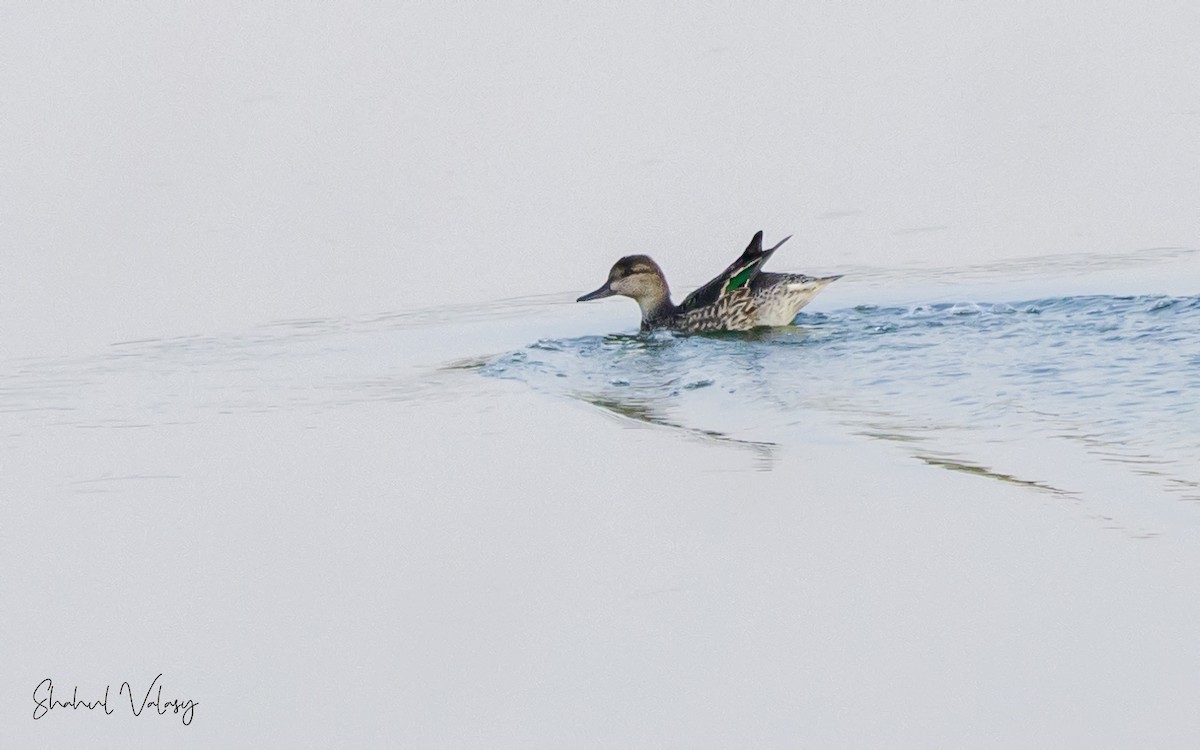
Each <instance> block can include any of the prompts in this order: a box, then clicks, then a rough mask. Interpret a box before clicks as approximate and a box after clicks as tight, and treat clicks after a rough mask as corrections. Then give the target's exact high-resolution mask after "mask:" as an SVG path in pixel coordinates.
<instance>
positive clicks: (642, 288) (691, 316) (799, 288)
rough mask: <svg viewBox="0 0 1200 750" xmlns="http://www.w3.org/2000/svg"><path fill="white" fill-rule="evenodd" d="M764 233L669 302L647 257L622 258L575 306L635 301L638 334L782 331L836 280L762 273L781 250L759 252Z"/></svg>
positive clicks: (654, 265) (662, 278) (664, 285)
mask: <svg viewBox="0 0 1200 750" xmlns="http://www.w3.org/2000/svg"><path fill="white" fill-rule="evenodd" d="M762 236H763V233H762V232H759V233H758V234H756V235H754V239H752V240H750V245H749V246H748V247H747V248H746V251H745V252H744V253H742V256H741V257H740V258H738V259H737V260H735V261H734V262H733V264H732V265H730V266H729V268H726V269H725V270H724V271H722V272H721V275H720V276H717V277H716V278H715V279H713V280H712V281H710V282H708V283H707V284H705V285H704V286H702V287H700V288H699V289H697V290H696V291H694V292H692V293H691V294H689V295H688V296H687V297H685V298H684V300H683V303H682V304H679V305H675V304H672V303H671V290H670V288H668V287H667V279H666V277H665V276H663V272H662V269H661V268H659V267H658V264H657V263H655V262H654V261H653V260H651V259H650V257H649V256H647V255H627V256H625V257H624V258H621V259H620V260H618V261H617V262H616V263H615V264H613V267H612V270H611V271H609V272H608V281H606V282H604V286H602V287H600V288H599V289H597V290H596V291H594V292H589V293H588V294H585V295H583V296H582V297H580V298H579V299H578V300H576V302H587V301H588V300H593V299H602V298H604V297H611V296H613V295H614V294H619V295H621V296H624V297H632V298H633V299H635V300H637V303H638V306H639V307H641V308H642V330H643V331H649V330H651V329H654V328H671V329H674V330H676V331H681V332H683V333H702V332H705V331H748V330H750V329H751V328H757V327H759V326H786V325H790V324H791V322H792V320H793V319H795V317H796V313H798V312H800V308H802V307H804V306H805V305H807V304H808V303H809V301H810V300H812V298H813V297H815V296H816V295H817V292H819V291H821V290H822V289H824V288H825V286H826V285H828V284H830V283H831V282H834V281H836V280H838V279H840V278H842V277H841V276H824V277H820V278H817V277H813V276H805V275H804V274H799V273H762V272H761V271H760V269H761V268H762V265H763V263H766V262H767V259H768V258H770V257H771V254H772V253H774V252H775V251H776V250H778V249H779V247H780V245H782V244H783V243H785V242H787V241H788V240H789V239H791V236H790V235H789V236H787V237H784V238H783V239H782V240H780V241H779V244H777V245H775V247H772V248H771V249H770V250H763V244H762Z"/></svg>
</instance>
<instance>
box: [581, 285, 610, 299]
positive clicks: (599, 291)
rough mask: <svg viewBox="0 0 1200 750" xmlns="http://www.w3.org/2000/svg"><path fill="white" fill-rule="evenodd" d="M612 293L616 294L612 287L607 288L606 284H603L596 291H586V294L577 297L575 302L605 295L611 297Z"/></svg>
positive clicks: (601, 297) (600, 297) (602, 297)
mask: <svg viewBox="0 0 1200 750" xmlns="http://www.w3.org/2000/svg"><path fill="white" fill-rule="evenodd" d="M614 294H616V292H614V291H613V290H612V289H609V288H608V284H605V285H604V286H602V287H600V288H599V289H597V290H596V291H594V292H588V293H587V294H585V295H583V296H582V297H580V298H579V299H577V300H575V301H576V302H588V301H590V300H594V299H604V298H605V297H611V296H613V295H614Z"/></svg>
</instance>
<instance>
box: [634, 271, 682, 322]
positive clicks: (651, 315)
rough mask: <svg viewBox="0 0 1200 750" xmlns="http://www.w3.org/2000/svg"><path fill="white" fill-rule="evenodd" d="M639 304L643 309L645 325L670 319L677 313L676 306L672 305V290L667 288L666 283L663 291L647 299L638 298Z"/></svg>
mask: <svg viewBox="0 0 1200 750" xmlns="http://www.w3.org/2000/svg"><path fill="white" fill-rule="evenodd" d="M637 303H638V306H639V307H641V308H642V324H643V325H645V324H650V323H654V322H655V321H659V320H662V319H663V318H668V317H670V316H671V315H672V314H674V312H675V305H673V304H671V290H670V289H668V288H667V284H666V282H665V281H664V282H663V285H662V289H661V290H659V291H658V292H657V293H655V294H652V295H649V296H646V297H638V301H637Z"/></svg>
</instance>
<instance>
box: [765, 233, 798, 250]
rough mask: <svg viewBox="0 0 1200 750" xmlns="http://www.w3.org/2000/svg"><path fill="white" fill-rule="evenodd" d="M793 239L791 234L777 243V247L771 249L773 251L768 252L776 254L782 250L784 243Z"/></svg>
mask: <svg viewBox="0 0 1200 750" xmlns="http://www.w3.org/2000/svg"><path fill="white" fill-rule="evenodd" d="M791 238H792V235H790V234H789V235H788V236H787V237H784V238H783V239H782V240H780V241H779V242H776V243H775V247H773V248H771V249H770V250H768V251H767V252H771V253H773V252H775V251H776V250H778V249H779V248H780V246H782V245H783V243H785V242H787V241H788V240H790V239H791Z"/></svg>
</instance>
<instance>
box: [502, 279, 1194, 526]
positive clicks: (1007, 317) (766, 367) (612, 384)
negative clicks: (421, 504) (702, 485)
mask: <svg viewBox="0 0 1200 750" xmlns="http://www.w3.org/2000/svg"><path fill="white" fill-rule="evenodd" d="M482 371H483V373H484V374H486V375H488V376H491V377H497V378H509V379H515V380H519V381H522V382H524V383H527V384H528V385H529V386H531V387H533V388H535V389H537V390H539V391H543V392H546V393H549V394H555V395H558V396H561V397H567V398H576V399H581V400H584V401H587V402H589V403H592V404H595V405H597V406H599V407H602V408H604V409H606V410H608V411H610V412H613V413H616V414H620V415H622V416H624V417H628V418H630V419H634V420H638V421H641V422H648V423H653V424H658V425H662V426H664V427H668V428H675V429H681V430H685V431H689V432H692V433H694V434H699V435H708V436H710V437H714V438H724V439H731V440H737V441H742V442H746V443H752V444H760V445H770V444H781V443H784V444H786V443H789V442H798V441H802V440H804V439H805V438H806V434H807V432H808V428H809V422H811V420H812V417H806V415H813V414H820V415H821V416H822V417H823V418H824V419H827V420H832V421H834V422H836V423H839V424H841V425H843V426H845V427H847V428H849V429H850V430H851V431H854V432H857V433H859V434H863V435H868V436H870V437H873V438H878V439H883V440H890V441H894V442H896V443H897V444H901V445H903V446H905V447H906V448H907V449H908V450H910V451H911V452H912V453H913V454H914V455H915V456H917V457H919V458H921V459H922V460H924V461H926V462H927V463H932V464H936V465H941V466H944V467H946V468H956V469H960V470H965V471H971V472H974V473H980V474H986V475H990V476H994V477H997V478H1001V479H1004V480H1006V481H1012V482H1018V483H1021V484H1028V485H1030V486H1032V487H1039V488H1043V489H1045V490H1047V491H1051V492H1055V493H1059V494H1063V495H1073V496H1085V495H1086V494H1087V493H1088V489H1087V488H1088V487H1089V486H1091V485H1092V484H1094V483H1095V482H1096V481H1097V478H1098V477H1101V476H1102V475H1104V473H1105V472H1108V473H1109V474H1113V475H1115V476H1116V477H1117V479H1118V480H1120V479H1121V475H1122V474H1124V475H1129V478H1135V479H1136V482H1132V483H1130V489H1128V490H1126V492H1127V493H1133V494H1135V495H1136V494H1137V493H1146V494H1155V495H1160V496H1163V497H1168V498H1173V499H1177V500H1182V501H1189V502H1194V503H1200V297H1172V296H1161V295H1153V296H1103V295H1097V296H1067V297H1056V298H1046V299H1029V300H1012V301H997V302H964V303H938V304H929V305H916V306H880V307H877V306H869V305H867V306H857V307H850V308H846V309H835V310H832V311H829V312H819V313H804V312H802V313H801V314H800V315H799V317H798V318H797V319H796V325H795V327H794V328H790V329H777V330H771V331H767V332H764V333H761V334H756V333H752V334H722V335H708V336H677V335H674V334H671V333H664V332H655V333H653V334H638V335H612V336H584V337H580V338H566V339H545V340H541V341H537V342H534V343H532V344H530V345H529V346H527V347H525V348H523V349H520V350H518V351H513V352H510V353H508V354H504V355H501V356H498V357H495V358H492V359H491V360H489V361H488V362H487V364H486V365H485V366H484V367H483V369H482ZM806 420H807V421H806ZM1091 465H1095V467H1097V469H1096V471H1092V470H1091V469H1090V468H1089V466H1091ZM1103 482H1104V483H1105V484H1107V485H1109V486H1112V485H1113V481H1109V479H1103ZM1116 483H1117V484H1120V482H1119V481H1117V482H1116ZM1101 489H1102V488H1101ZM1134 499H1136V498H1134Z"/></svg>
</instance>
